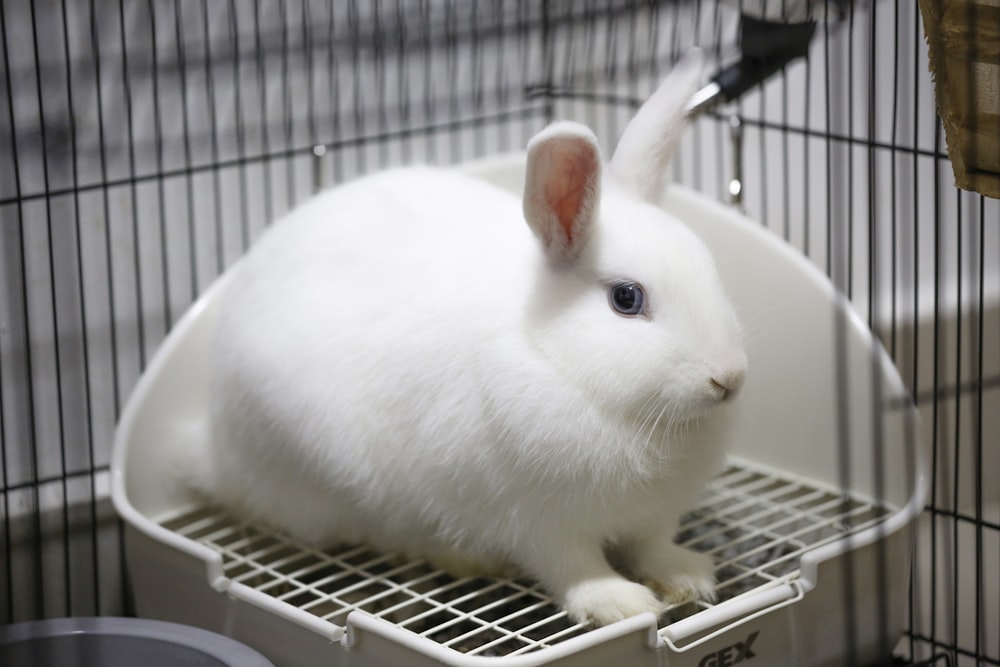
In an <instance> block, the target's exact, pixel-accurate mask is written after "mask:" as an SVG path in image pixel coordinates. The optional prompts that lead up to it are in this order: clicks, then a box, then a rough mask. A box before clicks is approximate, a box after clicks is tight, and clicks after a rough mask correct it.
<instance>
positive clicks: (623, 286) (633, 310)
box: [608, 283, 645, 315]
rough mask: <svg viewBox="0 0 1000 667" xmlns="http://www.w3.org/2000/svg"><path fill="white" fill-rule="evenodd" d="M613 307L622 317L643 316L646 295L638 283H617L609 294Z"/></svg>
mask: <svg viewBox="0 0 1000 667" xmlns="http://www.w3.org/2000/svg"><path fill="white" fill-rule="evenodd" d="M608 299H609V301H611V307H612V308H614V309H615V310H616V311H618V313H620V314H622V315H641V314H643V305H644V301H645V294H644V293H643V291H642V287H641V286H640V285H638V284H636V283H615V284H614V285H612V286H611V290H610V291H609V292H608Z"/></svg>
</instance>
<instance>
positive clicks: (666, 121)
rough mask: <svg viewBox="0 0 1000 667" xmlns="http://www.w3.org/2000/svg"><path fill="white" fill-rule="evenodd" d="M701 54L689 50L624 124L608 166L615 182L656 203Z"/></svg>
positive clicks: (696, 80)
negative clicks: (626, 123) (623, 129)
mask: <svg viewBox="0 0 1000 667" xmlns="http://www.w3.org/2000/svg"><path fill="white" fill-rule="evenodd" d="M702 66H703V57H702V53H701V51H700V50H698V49H692V50H690V51H689V52H688V53H687V54H685V56H684V57H683V58H682V59H681V60H680V62H678V63H677V64H676V65H675V66H674V68H673V69H672V70H671V71H670V74H669V75H668V76H667V78H666V79H664V80H663V83H661V84H660V87H659V88H657V89H656V92H654V93H653V95H652V96H651V97H650V98H649V99H648V100H646V102H645V103H644V104H643V105H642V107H640V108H639V111H638V112H637V113H636V114H635V117H633V118H632V120H631V121H630V122H629V124H628V125H627V126H626V127H625V131H624V132H623V133H622V136H621V138H620V139H619V140H618V146H617V147H616V149H615V153H614V156H612V158H611V164H610V165H609V167H610V169H611V173H612V174H613V175H614V178H615V181H616V182H618V184H619V185H621V186H622V187H624V188H626V189H628V190H629V191H631V192H632V194H634V195H635V196H637V197H639V198H640V199H643V200H645V201H648V202H653V203H657V202H659V200H660V196H661V195H662V194H663V187H664V182H663V180H664V176H665V173H666V168H667V163H668V162H670V158H672V157H673V155H674V151H675V150H677V143H678V141H679V140H680V137H681V134H682V133H683V130H684V127H685V125H686V122H685V121H686V117H687V104H688V102H689V101H690V100H691V97H692V95H694V93H695V91H696V90H697V86H698V83H699V80H700V78H701V71H702Z"/></svg>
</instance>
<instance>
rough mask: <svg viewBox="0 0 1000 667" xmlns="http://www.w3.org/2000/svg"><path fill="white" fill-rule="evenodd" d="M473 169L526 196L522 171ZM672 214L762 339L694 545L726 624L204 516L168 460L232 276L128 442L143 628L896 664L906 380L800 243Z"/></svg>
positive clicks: (193, 399) (194, 414) (372, 642)
mask: <svg viewBox="0 0 1000 667" xmlns="http://www.w3.org/2000/svg"><path fill="white" fill-rule="evenodd" d="M466 169H467V170H468V171H470V172H471V173H473V174H476V175H479V176H481V177H483V178H486V179H488V180H491V181H493V182H495V183H497V184H499V185H502V186H504V187H509V188H511V189H512V190H514V191H519V189H520V183H521V178H522V169H523V156H521V155H512V156H504V157H501V158H497V159H493V160H489V161H483V162H479V163H475V164H472V165H469V166H467V167H466ZM664 206H665V207H666V208H668V209H669V210H671V211H673V212H674V213H676V214H677V215H679V216H680V217H682V218H683V219H684V220H685V221H687V222H688V223H689V224H690V226H691V227H692V228H693V229H694V230H695V231H696V232H697V233H698V234H700V235H701V236H702V238H703V239H704V240H705V241H706V242H707V243H708V244H709V246H710V247H711V248H712V250H713V252H714V254H715V256H716V260H717V262H718V265H719V268H720V272H721V273H722V275H723V279H724V280H725V281H726V285H727V289H728V290H729V292H730V295H731V297H732V298H733V300H734V302H735V304H736V307H737V309H738V311H739V312H740V315H741V317H742V319H743V321H744V323H745V327H746V329H747V336H748V344H747V352H748V357H749V360H750V373H749V376H748V381H747V384H746V386H745V388H744V390H743V393H742V394H741V396H740V398H739V399H738V405H739V419H740V429H739V433H740V437H739V442H738V443H737V446H736V450H735V451H734V456H733V457H732V459H731V461H730V465H729V467H728V468H727V470H726V471H725V472H724V473H723V474H722V475H721V476H720V477H719V478H718V479H716V480H715V481H714V482H713V483H712V484H711V486H710V488H709V489H708V490H707V493H706V495H705V498H704V499H703V501H702V503H701V504H700V506H699V508H698V509H697V510H696V511H694V512H692V513H691V514H690V515H689V516H688V517H687V518H686V519H685V523H684V525H683V526H682V532H681V534H680V535H679V538H678V540H679V541H683V542H685V543H686V544H688V545H689V546H691V547H693V548H696V549H700V550H703V551H709V552H711V553H712V554H713V555H714V556H715V558H716V562H717V576H718V579H719V587H718V593H719V598H718V600H717V601H716V602H715V603H714V604H709V603H693V604H687V605H683V606H680V607H676V608H674V609H671V610H670V611H669V612H668V614H667V615H666V616H665V617H663V618H661V619H659V620H658V619H656V618H654V617H653V616H652V615H645V616H638V617H636V618H633V619H628V620H626V621H623V622H621V623H618V624H616V625H613V626H609V627H606V628H601V629H598V630H590V629H588V628H585V627H582V626H579V625H577V624H574V623H572V622H571V621H570V620H568V618H567V617H566V615H565V614H564V613H563V612H561V611H560V610H559V609H558V608H557V607H555V606H554V605H553V604H552V603H551V601H550V600H549V599H548V598H547V597H546V596H545V594H544V592H543V591H541V590H539V589H538V588H537V587H535V586H534V585H533V584H532V582H523V581H497V580H456V579H453V578H451V577H449V576H448V575H446V574H444V573H442V572H439V571H435V570H433V569H431V568H430V567H429V566H427V565H426V564H424V563H420V562H408V561H402V560H399V559H398V558H397V557H395V556H392V555H389V554H377V553H373V552H370V551H368V550H366V549H365V548H363V547H358V546H346V547H331V548H330V549H329V550H324V551H317V550H314V549H309V548H306V547H303V546H301V545H297V544H294V543H292V542H290V541H288V540H287V539H285V538H284V537H283V536H281V535H278V534H275V533H273V532H271V531H268V530H266V529H264V528H263V527H261V526H254V525H247V524H245V523H241V522H238V521H235V520H233V519H231V518H230V517H227V516H225V515H223V514H220V513H218V512H215V511H213V510H212V509H211V508H205V507H199V506H198V505H197V504H196V503H195V502H194V500H193V498H192V497H190V496H189V495H188V494H187V492H186V491H185V490H184V489H182V488H178V487H177V486H175V485H174V484H173V483H172V482H171V480H170V478H169V477H168V476H167V475H165V474H164V472H163V461H164V452H166V451H169V448H170V447H171V446H172V444H173V443H176V442H177V441H178V439H182V438H184V437H186V431H187V429H188V427H189V425H190V424H192V423H194V422H196V421H197V420H198V419H199V418H200V417H201V415H202V414H203V411H204V409H205V405H206V401H207V375H206V373H207V368H208V366H209V364H208V355H209V348H208V341H209V338H210V334H211V331H212V326H213V322H214V314H215V311H214V306H215V303H216V300H217V296H218V294H219V292H220V291H221V289H223V288H224V285H225V282H226V280H227V279H228V275H223V276H222V277H221V278H220V279H219V281H217V282H216V284H215V285H214V286H213V287H212V288H211V289H210V290H209V291H208V292H207V293H206V294H205V295H204V296H203V297H202V298H201V299H200V300H199V301H198V302H197V303H196V304H195V306H194V307H193V308H192V309H191V310H190V312H188V313H187V314H186V315H185V317H184V318H183V319H182V320H181V321H180V322H179V323H178V325H177V327H175V329H174V331H172V332H171V334H170V335H169V336H168V338H167V340H166V341H165V342H164V344H163V345H162V347H161V348H160V350H159V351H158V352H157V354H156V356H155V357H154V359H153V360H152V361H151V363H150V364H149V367H148V368H147V370H146V372H145V373H144V375H143V377H142V379H141V381H140V383H139V385H138V387H137V388H136V390H135V392H134V394H133V395H132V397H131V398H130V400H129V403H128V405H127V406H126V409H125V411H124V413H123V415H122V419H121V422H120V424H119V429H118V433H117V435H116V441H115V451H114V457H113V461H112V497H113V500H114V503H115V506H116V508H117V509H118V511H119V513H120V514H121V516H122V517H123V518H124V520H125V522H126V525H127V527H128V529H127V534H126V550H127V558H128V565H129V571H130V573H131V580H132V586H133V590H134V592H135V596H136V605H137V609H138V611H139V613H140V614H141V615H143V616H148V617H152V618H160V619H164V620H174V621H179V622H184V623H189V624H194V625H200V626H202V627H205V628H207V629H210V630H215V631H218V632H223V633H225V634H228V635H230V636H232V637H234V638H236V639H238V640H240V641H243V642H245V643H247V644H249V645H251V646H253V647H255V648H257V649H258V650H259V651H261V652H262V653H264V654H265V655H267V656H268V657H269V658H270V659H271V660H273V661H274V662H275V663H276V664H278V665H282V666H286V665H287V666H288V667H299V666H300V667H311V666H313V665H336V664H351V665H389V664H392V665H401V664H406V665H441V664H446V665H485V664H489V665H496V666H497V667H507V666H515V665H541V664H572V665H581V666H583V665H606V664H611V663H613V662H617V663H620V664H636V665H642V664H648V665H664V664H665V665H671V666H673V665H690V666H691V667H711V666H712V665H722V664H727V663H730V662H731V663H733V664H735V662H736V661H737V659H739V660H746V659H748V658H749V657H751V655H752V656H756V657H757V658H759V660H758V663H757V664H767V665H822V664H829V665H841V664H845V661H848V660H850V661H856V662H858V663H862V664H863V663H864V662H866V661H871V660H874V659H876V657H877V656H878V654H879V653H884V652H887V651H888V650H889V649H891V648H892V645H893V644H894V642H895V640H896V638H897V637H898V635H899V634H900V633H901V631H902V628H903V622H904V617H903V614H904V610H905V608H906V604H905V603H906V593H907V581H908V567H907V563H908V561H909V551H910V540H911V535H910V532H911V531H910V530H908V529H906V528H908V526H909V524H910V523H911V521H912V520H913V518H914V517H916V515H917V514H918V513H919V512H920V510H921V509H922V507H923V494H924V479H923V472H922V466H921V459H920V455H919V454H920V447H919V444H918V440H919V438H918V431H919V425H918V423H917V418H916V413H915V411H914V409H913V408H912V406H911V404H910V402H909V399H908V397H907V395H906V392H905V390H904V388H903V387H902V385H901V383H900V380H899V377H898V375H897V373H896V371H895V369H894V368H893V367H892V365H891V363H890V362H889V360H888V359H887V357H886V355H885V354H884V353H883V351H882V349H881V347H880V346H879V345H878V344H877V342H876V341H875V340H874V339H873V337H872V336H871V334H870V333H869V331H868V330H867V329H866V328H865V327H864V326H863V324H861V323H860V321H859V320H858V319H857V318H856V317H855V316H854V315H853V313H852V311H850V309H849V308H847V307H846V306H845V304H844V303H843V301H842V300H840V299H839V297H838V296H837V294H836V293H835V292H834V290H833V289H832V287H831V286H830V284H829V282H828V281H827V280H826V278H825V277H824V276H823V275H822V274H820V273H819V272H818V271H816V269H815V268H814V267H813V266H812V265H811V264H809V263H808V262H807V261H806V260H805V259H804V258H802V257H801V256H799V255H798V254H797V253H796V252H795V251H794V250H792V249H791V248H790V247H788V246H787V245H786V244H785V243H784V242H783V241H781V240H780V239H777V238H775V237H773V236H772V235H771V234H770V233H768V232H767V231H765V230H763V229H762V228H760V227H758V226H756V225H755V224H753V223H752V222H750V221H747V220H746V219H745V218H743V217H742V216H741V215H739V214H738V213H736V212H735V211H733V210H732V209H730V208H727V207H725V206H722V205H720V204H718V203H716V202H714V201H712V200H709V199H707V198H705V197H703V196H701V195H699V194H697V193H694V192H691V191H689V190H686V189H682V188H679V187H674V188H672V189H671V190H669V191H668V192H667V194H666V195H665V198H664ZM849 651H850V652H849Z"/></svg>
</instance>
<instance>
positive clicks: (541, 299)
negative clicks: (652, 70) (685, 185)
mask: <svg viewBox="0 0 1000 667" xmlns="http://www.w3.org/2000/svg"><path fill="white" fill-rule="evenodd" d="M545 136H546V137H548V138H550V139H551V138H552V137H553V136H554V137H555V139H554V140H555V141H556V142H557V143H558V142H559V141H562V140H565V141H567V142H570V144H571V145H573V146H577V147H579V146H580V145H581V142H583V143H587V142H591V139H592V136H593V135H592V134H590V133H589V131H588V130H586V128H582V127H581V126H577V125H575V124H565V123H564V124H560V125H559V126H558V127H557V128H556V129H554V130H553V129H550V130H549V131H548V134H547V135H545ZM593 145H594V150H598V149H597V148H596V142H593ZM640 159H641V157H640ZM597 164H598V168H599V162H598V163H597ZM536 167H537V165H530V164H529V171H528V173H529V174H532V173H544V171H545V170H544V169H542V170H538V169H536V171H535V172H532V169H534V168H536ZM591 176H593V174H591ZM598 176H600V175H599V174H598ZM619 181H620V179H610V178H607V177H599V178H598V181H597V182H598V184H599V185H600V187H599V188H596V189H595V193H594V196H593V199H594V200H595V201H592V202H590V204H586V202H584V203H585V204H586V205H589V206H591V207H592V209H593V210H592V215H591V216H590V217H591V222H590V223H589V225H588V226H587V229H586V233H585V234H583V235H581V236H579V237H577V240H576V241H575V242H576V243H578V244H579V245H578V246H577V247H575V248H574V249H573V251H572V252H570V253H569V254H566V253H565V252H564V251H565V248H562V247H560V248H559V249H558V253H559V255H558V260H559V261H553V256H552V254H551V251H549V250H548V249H547V248H546V246H545V244H544V243H540V242H539V238H541V237H537V238H536V236H535V235H533V234H532V231H531V230H530V229H529V227H528V225H526V224H525V219H524V217H523V216H522V202H521V201H519V200H518V198H516V197H514V196H511V195H510V194H508V193H505V192H503V191H501V190H499V189H496V188H494V187H492V186H490V185H487V184H485V183H482V182H479V181H477V180H473V179H471V178H468V177H465V176H462V175H460V174H458V173H455V172H451V171H445V170H434V169H429V168H411V169H403V170H397V171H391V172H385V173H381V174H377V175H373V176H370V177H366V178H363V179H360V180H358V181H355V182H354V183H351V184H348V185H344V186H341V187H339V188H335V189H332V190H329V191H327V192H325V193H323V194H321V195H319V196H317V197H316V198H314V199H313V200H311V201H309V202H307V203H306V204H304V205H303V206H301V207H299V208H298V209H296V210H294V211H293V212H292V213H290V214H289V215H288V216H287V217H286V218H285V219H284V220H282V221H279V222H278V223H277V224H276V225H274V226H273V228H272V229H270V230H269V231H268V232H267V233H266V234H265V235H264V236H263V237H262V238H261V239H260V241H259V242H258V243H257V244H256V245H255V246H254V248H253V249H252V250H251V251H250V252H249V253H248V255H247V256H246V257H244V258H243V259H242V260H241V261H240V263H239V264H238V265H237V266H236V267H235V268H234V270H235V271H236V272H237V274H236V275H235V276H234V278H233V280H232V282H231V284H230V287H229V288H228V290H227V292H226V293H225V295H224V300H223V303H222V306H221V307H222V311H221V314H220V320H219V327H218V332H217V335H216V338H215V341H214V359H213V364H214V366H213V369H212V371H213V386H212V397H213V404H212V414H213V423H212V429H211V430H212V437H211V438H210V439H209V442H208V443H207V446H208V451H207V452H206V453H205V456H204V457H202V460H201V462H200V466H199V470H197V471H191V474H192V475H194V476H196V477H197V482H196V484H197V486H198V487H200V488H201V489H202V490H203V491H204V492H205V493H207V494H208V495H209V496H210V497H211V498H212V499H214V500H215V501H216V502H219V503H222V504H223V505H226V506H228V507H230V508H232V509H233V510H234V511H238V512H239V513H241V514H242V515H244V516H248V517H251V518H253V519H256V520H260V521H264V522H267V523H269V524H272V525H274V526H276V527H279V528H281V529H282V530H284V531H286V532H288V533H289V534H291V535H293V536H295V537H297V538H300V539H304V540H308V541H311V542H317V543H326V542H342V541H348V542H365V543H368V544H370V545H372V546H374V547H375V548H378V549H382V550H391V551H402V552H406V553H409V554H411V555H415V556H423V557H427V558H429V559H431V560H433V561H435V562H438V563H445V564H449V563H462V564H469V563H471V564H479V565H481V567H482V568H483V569H484V570H486V571H496V570H497V569H502V568H507V567H513V568H516V569H517V570H520V571H524V572H526V573H528V574H529V575H531V576H533V577H536V578H537V579H539V580H540V581H541V582H542V583H543V585H545V586H546V587H547V588H548V590H549V591H551V592H552V593H553V594H554V595H555V596H556V597H557V598H558V599H559V600H560V601H561V602H562V603H563V604H564V605H565V606H566V608H567V609H568V610H569V612H570V613H571V614H572V615H573V616H574V617H576V618H578V619H582V620H587V621H591V622H594V623H598V624H603V623H609V622H612V621H615V620H618V619H621V618H625V617H627V616H630V615H632V614H635V613H639V612H643V611H653V612H658V611H660V609H661V604H662V603H661V602H660V601H659V600H658V599H657V597H656V596H655V595H654V594H653V592H652V591H651V590H650V588H647V587H646V586H644V585H641V584H638V583H633V582H630V581H627V580H626V579H624V578H623V577H622V576H621V575H620V574H618V573H617V572H615V571H614V570H613V569H612V568H611V566H610V565H609V564H608V562H607V559H606V557H605V551H606V550H608V549H614V550H615V551H617V552H620V553H621V554H622V556H623V558H624V561H625V562H627V563H628V564H629V566H630V568H631V569H632V571H633V576H634V577H635V578H636V579H637V580H639V581H644V582H648V583H649V584H650V585H651V586H653V587H654V588H656V589H657V591H658V592H661V593H663V594H664V597H665V598H668V599H670V598H674V597H678V596H683V595H687V594H695V595H706V594H710V593H711V590H712V579H711V561H710V560H709V559H707V557H704V556H697V555H694V554H691V553H690V552H687V551H686V550H683V549H681V548H680V547H677V546H676V545H674V544H673V543H672V536H673V534H674V532H675V531H676V528H677V521H678V517H679V516H680V514H681V513H683V512H684V511H686V510H688V509H690V508H691V506H692V504H693V502H694V501H695V500H696V498H697V496H698V494H699V493H700V491H701V490H702V488H703V486H704V484H705V482H706V481H707V480H708V479H709V478H710V476H711V475H713V474H714V473H715V472H716V471H717V470H718V468H719V466H720V464H721V461H722V457H723V454H724V449H725V446H726V443H727V440H728V435H727V431H728V426H727V422H726V410H725V409H717V408H718V404H719V403H720V402H722V401H721V398H722V396H721V392H720V390H719V388H718V386H716V385H713V384H712V382H711V380H712V378H713V377H714V378H716V379H718V378H719V377H724V378H727V379H726V380H725V382H727V383H728V384H729V385H731V386H730V387H729V389H731V391H730V392H729V395H731V394H732V393H734V392H735V391H736V390H738V388H739V383H740V382H742V377H743V373H744V371H745V365H746V359H745V357H744V354H743V351H742V347H741V340H740V329H739V325H738V323H737V320H736V317H735V315H734V313H733V310H732V308H731V306H730V304H729V302H728V300H727V298H726V296H725V294H724V292H723V289H722V286H721V284H720V281H719V278H718V277H717V275H716V272H715V269H714V265H713V262H712V259H711V257H710V256H709V253H708V251H707V250H706V248H705V247H704V246H703V245H702V243H701V242H700V241H699V240H698V239H697V238H696V237H695V235H694V234H693V233H692V232H690V231H689V230H688V229H687V228H686V227H685V226H683V225H682V224H681V223H680V222H679V221H677V220H674V219H672V218H670V217H669V216H667V215H666V214H665V213H664V212H663V211H662V210H660V209H658V208H656V207H655V206H653V205H651V204H649V203H645V202H643V201H640V200H639V199H637V198H635V197H634V196H633V195H632V194H630V193H629V192H628V189H627V188H625V187H622V184H621V183H620V182H619ZM530 189H531V188H530V187H529V190H530ZM523 206H524V207H525V209H524V210H525V211H527V210H528V209H529V208H530V206H533V205H529V204H528V203H527V202H524V203H523ZM542 206H543V207H544V204H543V205H542ZM545 215H547V214H545ZM542 217H545V216H544V215H543V216H542ZM623 279H628V280H632V281H635V282H638V283H640V284H641V285H643V286H644V287H645V289H646V296H647V304H648V307H649V309H648V312H647V314H646V316H637V317H623V316H621V315H619V314H617V313H616V312H615V311H614V310H612V308H611V306H610V305H609V301H608V289H609V286H610V285H611V284H612V283H614V282H615V281H618V280H623Z"/></svg>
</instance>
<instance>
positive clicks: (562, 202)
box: [524, 122, 601, 264]
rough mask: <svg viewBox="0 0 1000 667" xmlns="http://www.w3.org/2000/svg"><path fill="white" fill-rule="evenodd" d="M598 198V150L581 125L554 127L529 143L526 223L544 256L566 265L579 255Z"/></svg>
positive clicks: (596, 210) (595, 141) (567, 123)
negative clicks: (540, 243)
mask: <svg viewBox="0 0 1000 667" xmlns="http://www.w3.org/2000/svg"><path fill="white" fill-rule="evenodd" d="M600 196H601V150H600V148H599V147H598V145H597V138H596V137H595V136H594V133H593V132H591V131H590V130H589V129H588V128H587V127H585V126H583V125H580V124H579V123H572V122H560V123H553V124H552V125H549V126H548V127H547V128H545V129H544V130H542V131H541V132H539V133H538V134H536V135H535V136H534V137H533V138H532V140H531V141H530V142H529V143H528V164H527V170H526V172H525V182H524V218H525V220H527V222H528V225H529V226H530V227H531V229H532V231H533V232H534V233H535V235H536V236H537V237H538V238H539V240H540V241H541V242H542V245H543V246H544V248H545V254H546V255H547V256H548V257H549V259H551V260H552V261H554V262H556V263H559V264H569V263H571V262H573V260H575V259H576V257H577V256H578V255H579V254H580V249H581V248H582V247H583V245H584V242H585V240H586V238H587V234H588V231H589V230H590V228H591V226H592V224H593V222H594V220H595V219H596V218H597V213H598V209H599V207H600Z"/></svg>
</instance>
